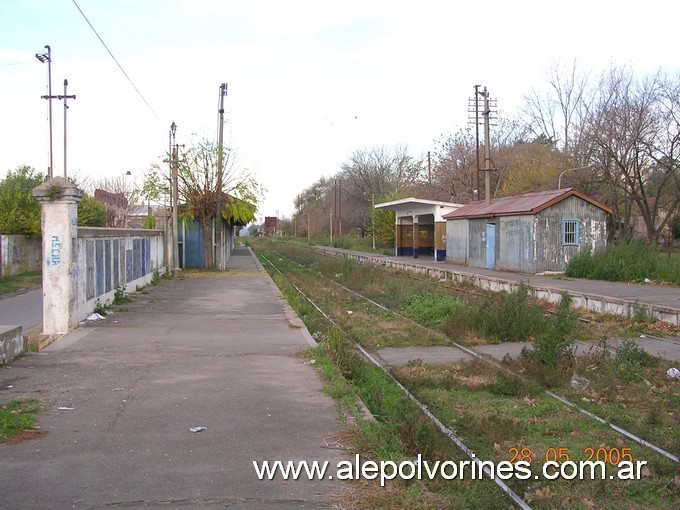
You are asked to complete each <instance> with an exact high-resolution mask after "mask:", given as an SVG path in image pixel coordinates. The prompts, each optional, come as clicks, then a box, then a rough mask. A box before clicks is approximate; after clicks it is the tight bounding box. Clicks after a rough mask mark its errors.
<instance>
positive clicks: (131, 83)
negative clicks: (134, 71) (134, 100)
mask: <svg viewBox="0 0 680 510" xmlns="http://www.w3.org/2000/svg"><path fill="white" fill-rule="evenodd" d="M73 4H74V5H75V6H76V8H77V9H78V10H79V11H80V14H82V15H83V18H85V21H86V22H87V24H88V25H90V28H91V29H92V31H93V32H94V35H96V36H97V39H99V42H101V43H102V45H103V46H104V48H106V51H108V52H109V55H111V58H112V59H113V61H114V62H115V63H116V65H117V66H118V68H119V69H120V70H121V72H122V73H123V75H125V77H126V78H127V80H128V81H129V82H130V85H132V88H134V89H135V91H136V92H137V94H138V95H139V97H141V98H142V101H144V104H145V105H146V106H147V108H148V109H149V110H150V111H151V113H153V115H154V117H156V119H157V120H158V122H161V118H160V117H159V116H158V114H157V113H156V112H155V111H154V109H153V108H152V107H151V105H150V104H149V102H148V101H147V100H146V98H145V97H144V95H143V94H142V93H141V92H140V91H139V89H138V88H137V85H135V84H134V82H133V81H132V79H131V78H130V77H129V76H128V74H127V73H126V72H125V69H123V66H121V65H120V62H118V60H117V59H116V57H114V56H113V53H111V50H110V49H109V47H108V46H107V45H106V43H105V42H104V40H103V39H102V38H101V36H100V35H99V34H98V33H97V30H95V28H94V27H93V26H92V23H90V20H89V19H87V16H85V13H84V12H83V10H82V9H81V8H80V6H79V5H78V4H77V3H76V0H73Z"/></svg>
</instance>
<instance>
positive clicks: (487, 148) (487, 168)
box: [482, 87, 495, 204]
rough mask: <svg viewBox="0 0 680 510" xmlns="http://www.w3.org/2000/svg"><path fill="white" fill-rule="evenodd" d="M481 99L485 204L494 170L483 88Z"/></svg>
mask: <svg viewBox="0 0 680 510" xmlns="http://www.w3.org/2000/svg"><path fill="white" fill-rule="evenodd" d="M482 97H484V112H483V114H482V115H484V188H485V189H484V191H485V193H486V203H487V204H488V203H490V202H491V172H492V171H493V170H495V169H494V168H492V162H491V139H490V136H489V133H490V124H491V119H490V118H491V106H490V103H489V92H488V91H487V90H486V87H484V92H482Z"/></svg>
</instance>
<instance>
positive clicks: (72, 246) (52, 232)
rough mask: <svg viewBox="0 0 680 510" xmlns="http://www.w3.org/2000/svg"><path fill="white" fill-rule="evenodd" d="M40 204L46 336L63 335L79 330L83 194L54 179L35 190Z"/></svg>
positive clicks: (59, 179)
mask: <svg viewBox="0 0 680 510" xmlns="http://www.w3.org/2000/svg"><path fill="white" fill-rule="evenodd" d="M33 196H34V197H35V198H36V200H37V201H38V202H39V203H40V209H41V225H42V245H43V270H42V281H43V284H42V288H43V333H44V334H46V335H64V334H66V333H68V332H69V330H71V329H74V328H76V327H77V326H78V318H77V315H76V306H77V301H76V271H75V269H76V268H77V264H76V257H77V249H76V245H77V237H78V206H77V204H78V202H79V201H80V199H81V198H83V192H82V190H80V189H78V188H77V187H76V185H75V184H73V183H72V182H71V181H69V180H67V179H64V178H63V177H54V178H53V179H49V180H48V181H45V182H44V183H42V184H41V185H40V186H38V187H37V188H35V189H34V190H33Z"/></svg>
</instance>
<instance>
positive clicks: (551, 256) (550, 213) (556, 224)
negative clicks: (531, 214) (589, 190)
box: [534, 196, 607, 271]
mask: <svg viewBox="0 0 680 510" xmlns="http://www.w3.org/2000/svg"><path fill="white" fill-rule="evenodd" d="M570 219H573V220H579V241H580V242H579V244H578V246H563V245H562V220H570ZM534 228H535V230H536V244H535V248H534V249H535V252H536V255H535V256H536V267H537V268H538V269H537V271H564V270H565V269H566V267H567V262H568V261H569V259H570V258H571V257H572V256H573V255H574V254H576V253H578V252H580V251H584V250H591V251H592V250H597V249H601V248H605V247H606V246H607V213H606V212H605V211H603V210H602V209H600V208H599V207H595V206H594V205H592V204H590V203H588V202H586V201H584V200H581V199H580V198H578V197H573V196H572V197H569V198H567V199H565V200H562V201H561V202H558V203H557V204H555V205H553V206H552V207H549V208H548V209H545V210H543V211H541V212H539V213H538V214H537V215H536V216H535V226H534Z"/></svg>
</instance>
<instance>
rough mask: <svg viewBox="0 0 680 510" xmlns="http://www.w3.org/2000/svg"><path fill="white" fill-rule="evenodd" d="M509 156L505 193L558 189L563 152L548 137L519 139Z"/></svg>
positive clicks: (504, 184) (504, 181)
mask: <svg viewBox="0 0 680 510" xmlns="http://www.w3.org/2000/svg"><path fill="white" fill-rule="evenodd" d="M506 156H507V159H508V164H507V168H506V171H505V176H504V179H503V185H502V190H503V194H504V195H506V196H510V195H521V194H524V193H530V192H532V191H545V190H550V189H555V188H556V187H557V186H556V185H557V181H558V178H559V174H560V169H561V159H562V156H561V154H560V153H559V151H557V150H556V149H555V148H554V147H553V146H552V144H550V143H546V142H545V140H541V139H539V140H536V141H533V142H531V143H517V144H515V146H514V148H513V150H512V151H508V154H507V155H506Z"/></svg>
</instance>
